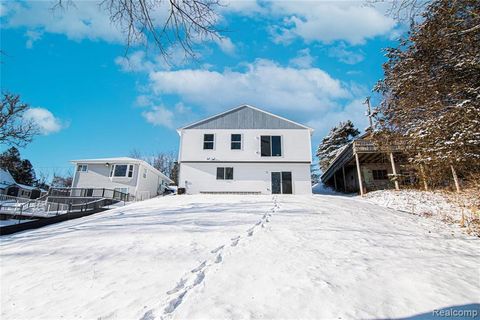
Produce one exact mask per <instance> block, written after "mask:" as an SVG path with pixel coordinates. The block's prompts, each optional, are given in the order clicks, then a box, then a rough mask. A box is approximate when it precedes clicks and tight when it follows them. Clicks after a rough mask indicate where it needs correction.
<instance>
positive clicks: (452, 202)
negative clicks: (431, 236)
mask: <svg viewBox="0 0 480 320" xmlns="http://www.w3.org/2000/svg"><path fill="white" fill-rule="evenodd" d="M455 197H456V196H455V195H452V194H447V193H444V192H425V191H419V190H399V191H395V190H380V191H373V192H369V193H367V194H366V195H365V196H364V199H367V200H368V201H370V202H373V203H376V204H378V205H381V206H384V207H387V208H392V209H395V210H401V211H405V212H408V213H412V214H415V215H419V216H423V217H428V218H431V219H433V220H437V221H442V222H445V223H449V224H460V225H462V226H463V227H466V231H467V232H468V233H472V234H477V235H479V234H478V230H476V226H475V225H473V224H472V221H473V220H474V219H475V218H477V219H478V218H479V217H475V215H474V213H473V212H472V211H471V210H469V209H468V205H467V204H465V202H464V201H463V199H460V198H458V197H457V198H455ZM458 203H464V205H463V206H460V205H458Z"/></svg>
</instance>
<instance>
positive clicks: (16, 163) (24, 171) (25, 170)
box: [0, 147, 36, 185]
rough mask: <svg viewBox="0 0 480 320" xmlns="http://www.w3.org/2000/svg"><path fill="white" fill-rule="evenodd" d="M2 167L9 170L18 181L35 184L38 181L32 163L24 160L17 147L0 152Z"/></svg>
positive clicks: (0, 164)
mask: <svg viewBox="0 0 480 320" xmlns="http://www.w3.org/2000/svg"><path fill="white" fill-rule="evenodd" d="M0 167H1V168H3V169H6V170H8V171H9V172H10V174H11V175H12V177H13V178H14V179H15V181H16V182H17V183H21V184H26V185H33V184H34V183H35V182H36V178H35V171H34V170H33V166H32V164H31V163H30V161H29V160H26V159H25V160H22V158H21V157H20V152H19V151H18V149H17V148H15V147H11V148H9V149H7V150H6V151H5V152H3V153H2V154H0Z"/></svg>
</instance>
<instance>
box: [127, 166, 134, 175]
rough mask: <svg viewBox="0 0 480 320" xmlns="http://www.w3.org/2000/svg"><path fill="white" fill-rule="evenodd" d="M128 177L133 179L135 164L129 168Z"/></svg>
mask: <svg viewBox="0 0 480 320" xmlns="http://www.w3.org/2000/svg"><path fill="white" fill-rule="evenodd" d="M128 177H129V178H131V177H133V164H131V165H129V166H128Z"/></svg>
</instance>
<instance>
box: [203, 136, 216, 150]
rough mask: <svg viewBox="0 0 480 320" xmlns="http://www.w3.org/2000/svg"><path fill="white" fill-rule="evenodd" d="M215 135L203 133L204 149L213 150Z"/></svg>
mask: <svg viewBox="0 0 480 320" xmlns="http://www.w3.org/2000/svg"><path fill="white" fill-rule="evenodd" d="M214 138H215V137H214V135H213V134H204V135H203V149H204V150H213V146H214Z"/></svg>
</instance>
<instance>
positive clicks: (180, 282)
mask: <svg viewBox="0 0 480 320" xmlns="http://www.w3.org/2000/svg"><path fill="white" fill-rule="evenodd" d="M185 283H187V279H183V278H182V279H180V281H179V282H178V283H177V286H176V287H175V288H173V289H172V290H170V291H167V294H174V293H177V292H178V291H180V290H182V289H183V288H184V287H185Z"/></svg>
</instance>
